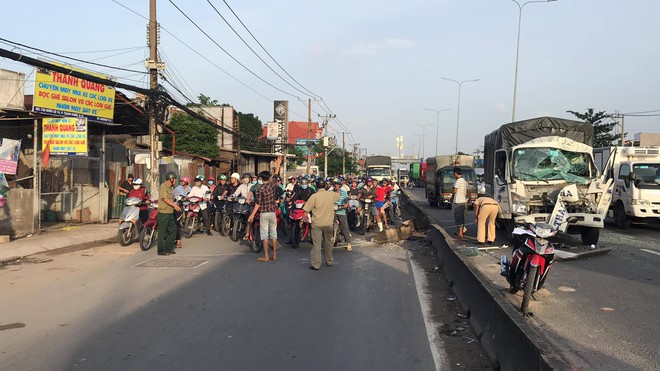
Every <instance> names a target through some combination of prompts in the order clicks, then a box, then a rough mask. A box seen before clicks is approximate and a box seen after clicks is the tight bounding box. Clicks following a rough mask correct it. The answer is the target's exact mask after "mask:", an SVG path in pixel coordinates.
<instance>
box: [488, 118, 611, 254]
mask: <svg viewBox="0 0 660 371" xmlns="http://www.w3.org/2000/svg"><path fill="white" fill-rule="evenodd" d="M593 136H594V133H593V126H592V125H591V124H590V123H586V122H581V121H574V120H566V119H561V118H555V117H539V118H534V119H529V120H524V121H517V122H513V123H509V124H505V125H502V126H501V127H500V128H499V129H497V130H495V131H493V132H492V133H490V134H488V135H486V137H485V139H484V181H485V183H486V193H487V194H488V195H490V196H491V197H493V198H494V199H495V200H497V201H498V202H499V204H500V214H499V215H498V222H499V223H498V224H500V225H501V226H503V227H505V228H506V229H507V233H508V232H511V231H512V230H513V228H514V227H515V226H516V225H522V224H525V223H539V222H545V223H548V224H550V225H552V226H554V227H557V228H559V229H560V230H561V231H562V232H567V233H579V234H580V235H581V238H582V242H583V243H584V244H587V245H591V244H596V243H597V242H598V237H599V235H600V229H601V228H603V220H604V218H605V215H606V213H607V209H608V207H609V203H610V200H611V188H610V184H611V180H609V181H604V180H603V179H601V178H600V174H599V172H598V169H597V168H596V166H595V163H594V158H593V148H592V143H593ZM569 216H575V217H577V220H578V221H577V223H574V224H571V226H570V227H568V223H566V221H567V219H568V217H569ZM508 234H510V233H508Z"/></svg>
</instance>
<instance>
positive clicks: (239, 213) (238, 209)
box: [229, 197, 252, 242]
mask: <svg viewBox="0 0 660 371" xmlns="http://www.w3.org/2000/svg"><path fill="white" fill-rule="evenodd" d="M251 209H252V208H251V207H250V205H249V204H248V203H247V199H246V198H245V197H238V199H237V200H236V202H234V204H233V205H232V219H231V220H232V222H231V232H230V236H229V238H231V240H232V241H234V242H236V241H238V238H239V237H240V236H241V235H243V234H244V233H245V231H246V229H247V228H246V227H247V219H248V217H249V216H250V210H251Z"/></svg>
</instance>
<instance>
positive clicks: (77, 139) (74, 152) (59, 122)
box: [41, 117, 87, 156]
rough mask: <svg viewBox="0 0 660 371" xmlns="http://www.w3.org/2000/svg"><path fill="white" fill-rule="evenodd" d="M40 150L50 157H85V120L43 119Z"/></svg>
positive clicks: (82, 118)
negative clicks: (48, 152)
mask: <svg viewBox="0 0 660 371" xmlns="http://www.w3.org/2000/svg"><path fill="white" fill-rule="evenodd" d="M42 129H43V131H42V133H43V134H42V135H41V148H43V149H44V150H45V149H46V147H48V148H49V150H50V155H53V156H55V155H65V156H87V118H84V117H81V118H54V117H53V118H45V119H43V125H42Z"/></svg>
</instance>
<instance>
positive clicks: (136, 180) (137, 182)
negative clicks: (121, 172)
mask: <svg viewBox="0 0 660 371" xmlns="http://www.w3.org/2000/svg"><path fill="white" fill-rule="evenodd" d="M133 185H142V179H141V178H135V179H133Z"/></svg>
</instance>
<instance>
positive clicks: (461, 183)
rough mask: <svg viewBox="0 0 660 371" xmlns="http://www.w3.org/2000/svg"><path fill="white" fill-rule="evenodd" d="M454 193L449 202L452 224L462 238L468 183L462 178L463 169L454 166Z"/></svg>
mask: <svg viewBox="0 0 660 371" xmlns="http://www.w3.org/2000/svg"><path fill="white" fill-rule="evenodd" d="M454 178H455V179H456V182H454V187H453V191H454V195H453V197H452V198H453V200H452V203H451V210H452V212H453V213H454V222H455V223H454V224H455V225H456V232H455V233H454V234H458V238H460V239H463V235H464V234H465V231H466V230H467V228H465V205H466V204H467V199H468V198H467V193H468V184H467V181H466V180H465V179H463V171H462V170H461V168H460V167H455V168H454Z"/></svg>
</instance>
